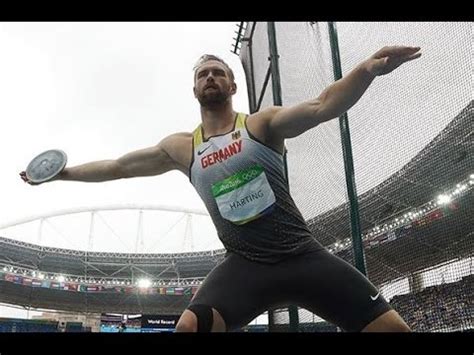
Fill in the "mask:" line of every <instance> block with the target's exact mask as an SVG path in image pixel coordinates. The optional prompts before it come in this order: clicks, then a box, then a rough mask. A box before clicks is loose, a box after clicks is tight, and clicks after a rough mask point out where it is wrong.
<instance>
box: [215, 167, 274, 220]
mask: <svg viewBox="0 0 474 355" xmlns="http://www.w3.org/2000/svg"><path fill="white" fill-rule="evenodd" d="M212 195H213V196H214V198H215V200H216V202H217V206H218V208H219V212H220V213H221V216H222V217H223V218H225V219H227V220H229V221H231V222H233V223H235V224H244V223H247V222H250V221H252V220H254V219H257V218H259V217H261V216H262V215H264V214H265V212H266V210H268V209H269V207H271V206H272V205H273V204H274V203H275V195H274V193H273V190H272V188H271V187H270V184H269V183H268V180H267V177H266V175H265V171H264V170H263V168H262V167H261V166H260V165H255V166H253V167H251V168H248V169H245V170H241V171H239V172H238V173H236V174H234V175H232V176H230V177H228V178H226V179H224V180H222V181H219V182H217V183H215V184H213V185H212Z"/></svg>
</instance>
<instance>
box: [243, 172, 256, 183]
mask: <svg viewBox="0 0 474 355" xmlns="http://www.w3.org/2000/svg"><path fill="white" fill-rule="evenodd" d="M258 175H259V172H258V171H257V170H250V171H248V172H245V173H243V174H242V178H243V179H244V180H246V181H249V180H253V179H255V178H256V177H257V176H258Z"/></svg>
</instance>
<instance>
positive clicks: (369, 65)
mask: <svg viewBox="0 0 474 355" xmlns="http://www.w3.org/2000/svg"><path fill="white" fill-rule="evenodd" d="M419 49H420V48H419V47H398V46H394V47H384V48H382V49H381V50H379V51H378V52H376V53H375V54H374V55H373V56H371V57H370V58H369V59H367V60H365V61H363V62H362V63H360V64H359V65H358V66H357V67H355V68H354V69H353V70H352V71H351V72H350V73H349V74H347V75H346V76H345V77H343V78H341V79H339V80H338V81H336V82H334V83H333V84H331V85H329V86H328V87H327V88H326V89H325V90H323V92H322V93H321V94H320V95H319V96H318V97H317V98H315V99H312V100H309V101H306V102H303V103H301V104H298V105H295V106H292V107H288V108H284V107H271V108H269V109H267V110H266V111H267V112H266V114H263V115H262V117H264V118H265V119H264V121H265V122H266V124H267V130H266V131H267V134H268V135H269V136H271V137H273V139H275V138H277V139H285V138H292V137H296V136H298V135H300V134H302V133H304V132H306V131H307V130H309V129H311V128H313V127H315V126H317V125H318V124H320V123H322V122H326V121H329V120H331V119H333V118H336V117H339V116H340V115H342V114H343V113H345V112H346V111H347V110H349V109H350V108H351V107H352V106H353V105H355V104H356V103H357V101H359V99H360V98H361V97H362V95H363V94H364V93H365V91H366V90H367V88H368V87H369V86H370V84H371V83H372V81H373V80H374V78H375V77H376V76H379V75H385V74H388V73H390V72H391V71H393V70H394V69H396V68H397V67H399V66H400V65H401V64H403V63H405V62H407V61H410V60H413V59H416V58H419V57H420V55H421V53H419V52H418V51H419Z"/></svg>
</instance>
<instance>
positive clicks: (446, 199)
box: [438, 195, 451, 205]
mask: <svg viewBox="0 0 474 355" xmlns="http://www.w3.org/2000/svg"><path fill="white" fill-rule="evenodd" d="M450 202H451V197H450V196H448V195H439V196H438V203H439V204H440V205H445V204H447V203H450Z"/></svg>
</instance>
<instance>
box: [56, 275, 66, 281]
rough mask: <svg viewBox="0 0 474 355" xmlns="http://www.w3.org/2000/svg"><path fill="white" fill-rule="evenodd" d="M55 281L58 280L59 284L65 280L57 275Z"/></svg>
mask: <svg viewBox="0 0 474 355" xmlns="http://www.w3.org/2000/svg"><path fill="white" fill-rule="evenodd" d="M56 280H58V281H59V282H64V280H66V279H65V278H64V276H63V275H59V276H58V277H57V278H56Z"/></svg>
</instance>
